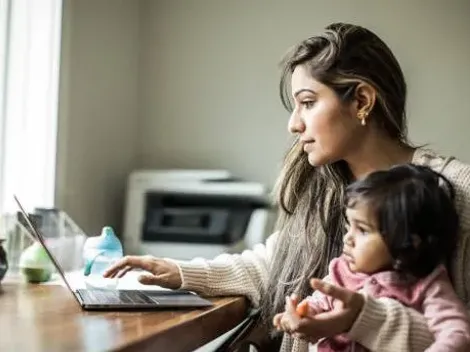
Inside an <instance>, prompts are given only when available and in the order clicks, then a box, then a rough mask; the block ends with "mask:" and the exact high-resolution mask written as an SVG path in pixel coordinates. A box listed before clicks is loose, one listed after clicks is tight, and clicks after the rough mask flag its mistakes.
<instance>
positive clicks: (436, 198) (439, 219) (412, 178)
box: [346, 164, 459, 278]
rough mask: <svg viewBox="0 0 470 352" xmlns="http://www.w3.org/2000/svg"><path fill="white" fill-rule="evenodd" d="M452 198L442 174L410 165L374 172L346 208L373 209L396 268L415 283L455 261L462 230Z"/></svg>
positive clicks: (353, 189)
mask: <svg viewBox="0 0 470 352" xmlns="http://www.w3.org/2000/svg"><path fill="white" fill-rule="evenodd" d="M454 198H455V191H454V188H453V187H452V184H451V183H450V182H449V180H447V179H446V178H445V177H444V176H443V175H441V174H439V173H437V172H435V171H433V170H431V169H430V168H428V167H425V166H418V165H412V164H404V165H399V166H394V167H392V168H391V169H389V170H386V171H377V172H373V173H371V174H369V175H368V176H367V177H365V178H364V179H362V180H359V181H356V182H354V183H352V184H351V185H350V186H349V187H348V188H347V190H346V205H347V206H348V207H354V206H355V205H356V204H358V203H362V202H365V204H367V206H369V207H371V210H372V212H373V213H372V214H374V215H375V216H376V221H377V226H378V231H379V232H380V234H381V235H382V237H383V238H384V241H385V243H386V244H387V246H388V249H389V251H390V254H391V255H392V258H393V259H394V269H395V270H396V271H398V272H400V273H402V274H405V275H407V276H408V275H411V276H412V277H415V278H422V277H424V276H426V275H428V274H430V273H431V272H432V271H433V270H434V269H435V268H436V267H437V265H439V264H448V263H449V260H450V259H451V256H452V254H453V252H454V249H455V246H456V241H457V235H458V228H459V218H458V214H457V211H456V209H455V206H454Z"/></svg>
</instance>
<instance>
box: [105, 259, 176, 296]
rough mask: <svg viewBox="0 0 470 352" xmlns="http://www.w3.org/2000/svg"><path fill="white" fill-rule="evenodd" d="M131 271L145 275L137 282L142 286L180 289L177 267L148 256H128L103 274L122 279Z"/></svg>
mask: <svg viewBox="0 0 470 352" xmlns="http://www.w3.org/2000/svg"><path fill="white" fill-rule="evenodd" d="M132 269H143V270H145V271H147V273H145V274H142V275H140V276H139V282H140V283H141V284H144V285H157V286H161V287H166V288H171V289H177V288H180V287H181V284H182V280H181V275H180V271H179V268H178V266H177V265H176V264H175V263H172V262H169V261H167V260H164V259H159V258H155V257H152V256H150V255H144V256H133V255H128V256H125V257H123V258H122V259H120V260H119V261H117V262H116V263H114V264H113V265H112V266H111V267H109V269H108V270H106V271H105V273H104V274H103V276H104V277H108V278H114V277H117V278H120V277H123V276H124V275H125V274H126V273H127V272H128V271H130V270H132Z"/></svg>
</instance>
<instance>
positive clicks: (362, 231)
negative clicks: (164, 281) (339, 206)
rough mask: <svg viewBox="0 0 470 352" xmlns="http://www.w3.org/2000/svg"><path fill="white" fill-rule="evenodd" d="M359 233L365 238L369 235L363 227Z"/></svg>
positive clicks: (359, 228)
mask: <svg viewBox="0 0 470 352" xmlns="http://www.w3.org/2000/svg"><path fill="white" fill-rule="evenodd" d="M358 230H359V233H360V234H361V235H363V236H365V235H368V234H369V233H368V232H367V230H365V229H363V228H362V227H358Z"/></svg>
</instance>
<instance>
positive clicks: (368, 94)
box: [354, 82, 377, 116]
mask: <svg viewBox="0 0 470 352" xmlns="http://www.w3.org/2000/svg"><path fill="white" fill-rule="evenodd" d="M376 95H377V92H376V90H375V88H374V87H372V86H371V85H370V84H368V83H365V82H361V83H359V84H358V85H357V87H356V91H355V92H354V99H355V100H356V108H357V113H359V112H361V113H363V114H365V115H366V116H367V115H369V114H370V112H371V111H372V109H373V108H374V105H375V98H376Z"/></svg>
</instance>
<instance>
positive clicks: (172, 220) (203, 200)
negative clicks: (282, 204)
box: [123, 170, 273, 260]
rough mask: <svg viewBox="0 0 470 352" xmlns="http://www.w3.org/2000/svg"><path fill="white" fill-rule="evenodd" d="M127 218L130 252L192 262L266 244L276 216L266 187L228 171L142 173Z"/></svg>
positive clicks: (130, 187)
mask: <svg viewBox="0 0 470 352" xmlns="http://www.w3.org/2000/svg"><path fill="white" fill-rule="evenodd" d="M124 215H125V217H124V231H123V245H124V250H125V252H126V254H138V255H142V254H150V255H154V256H157V257H168V258H174V259H180V260H189V259H192V258H195V257H203V258H208V259H210V258H213V257H215V256H217V255H219V254H222V253H227V252H239V251H241V250H243V249H246V248H252V247H253V246H254V245H255V244H257V243H262V242H264V240H265V238H266V235H267V234H268V233H269V232H270V230H269V224H270V223H271V221H270V219H272V215H273V214H272V211H271V204H270V201H269V194H268V192H267V189H266V187H265V186H264V185H262V184H260V183H255V182H246V181H242V180H238V179H235V178H234V177H233V176H232V175H231V174H230V173H229V172H228V171H226V170H139V171H134V172H133V173H131V175H130V176H129V179H128V184H127V194H126V204H125V214H124Z"/></svg>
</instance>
